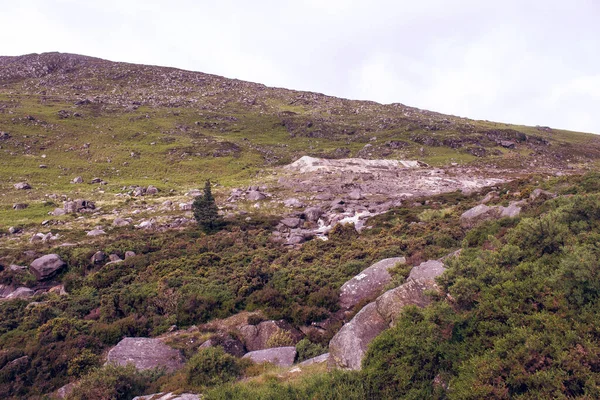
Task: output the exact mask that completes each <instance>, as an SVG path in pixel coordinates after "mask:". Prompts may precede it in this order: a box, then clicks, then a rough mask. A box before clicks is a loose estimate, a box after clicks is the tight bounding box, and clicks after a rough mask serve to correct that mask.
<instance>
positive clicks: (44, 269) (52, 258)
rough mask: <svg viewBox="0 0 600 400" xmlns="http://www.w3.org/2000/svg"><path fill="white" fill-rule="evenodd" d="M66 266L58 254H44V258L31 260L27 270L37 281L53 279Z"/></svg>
mask: <svg viewBox="0 0 600 400" xmlns="http://www.w3.org/2000/svg"><path fill="white" fill-rule="evenodd" d="M66 265H67V263H65V262H64V261H63V260H62V259H61V258H60V257H59V256H58V254H46V255H45V256H42V257H40V258H36V259H35V260H33V262H32V263H31V264H30V265H29V269H30V270H31V272H32V273H33V274H34V275H35V277H36V278H37V280H38V281H39V280H43V279H48V278H51V277H53V276H54V275H56V274H57V273H58V271H59V270H60V269H61V268H63V267H64V266H66Z"/></svg>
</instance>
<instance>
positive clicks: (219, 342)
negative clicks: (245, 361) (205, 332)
mask: <svg viewBox="0 0 600 400" xmlns="http://www.w3.org/2000/svg"><path fill="white" fill-rule="evenodd" d="M215 346H219V347H222V348H223V351H225V353H228V354H231V355H232V356H235V357H242V356H243V355H244V354H246V349H245V348H244V344H243V343H242V342H240V341H239V340H237V339H234V338H232V337H231V336H229V335H226V336H225V337H215V338H212V339H208V340H207V341H206V342H204V343H202V344H201V345H200V348H201V349H205V348H208V347H215Z"/></svg>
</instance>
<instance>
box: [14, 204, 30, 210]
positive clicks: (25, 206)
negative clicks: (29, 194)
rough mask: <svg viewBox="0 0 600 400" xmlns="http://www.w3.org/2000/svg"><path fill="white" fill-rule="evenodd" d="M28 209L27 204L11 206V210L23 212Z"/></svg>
mask: <svg viewBox="0 0 600 400" xmlns="http://www.w3.org/2000/svg"><path fill="white" fill-rule="evenodd" d="M27 207H29V204H27V203H15V204H13V210H24V209H26V208H27Z"/></svg>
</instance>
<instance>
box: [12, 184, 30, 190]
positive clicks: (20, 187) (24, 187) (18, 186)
mask: <svg viewBox="0 0 600 400" xmlns="http://www.w3.org/2000/svg"><path fill="white" fill-rule="evenodd" d="M13 186H14V187H15V189H17V190H29V189H31V186H30V185H29V183H27V182H19V183H15V184H14V185H13Z"/></svg>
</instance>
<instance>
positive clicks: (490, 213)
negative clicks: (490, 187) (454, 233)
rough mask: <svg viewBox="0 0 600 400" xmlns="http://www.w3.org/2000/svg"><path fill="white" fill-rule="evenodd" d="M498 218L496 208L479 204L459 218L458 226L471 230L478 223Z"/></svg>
mask: <svg viewBox="0 0 600 400" xmlns="http://www.w3.org/2000/svg"><path fill="white" fill-rule="evenodd" d="M499 216H500V210H499V209H498V207H489V206H486V205H485V204H479V205H477V206H475V207H473V208H471V209H469V210H467V211H465V212H464V213H462V215H461V216H460V224H461V226H462V227H463V228H472V227H473V226H475V225H476V224H477V223H478V222H481V221H486V220H490V219H494V218H498V217H499Z"/></svg>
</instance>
